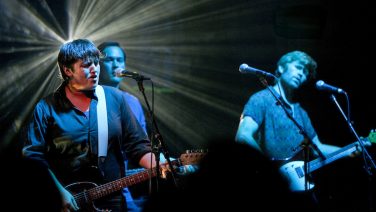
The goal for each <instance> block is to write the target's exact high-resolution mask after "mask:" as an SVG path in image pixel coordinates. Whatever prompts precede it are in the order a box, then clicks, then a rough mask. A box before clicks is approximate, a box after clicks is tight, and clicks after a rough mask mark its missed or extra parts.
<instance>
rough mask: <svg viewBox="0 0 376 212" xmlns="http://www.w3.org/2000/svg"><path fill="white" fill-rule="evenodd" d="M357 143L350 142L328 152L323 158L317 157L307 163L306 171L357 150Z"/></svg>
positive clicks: (315, 168)
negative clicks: (307, 168)
mask: <svg viewBox="0 0 376 212" xmlns="http://www.w3.org/2000/svg"><path fill="white" fill-rule="evenodd" d="M358 145H359V143H358V142H354V143H352V144H349V145H347V146H345V147H342V148H341V149H339V150H337V151H335V152H333V153H331V154H329V155H328V156H327V157H326V158H325V159H324V160H323V159H322V158H317V159H315V160H313V161H311V162H309V163H308V167H309V170H308V173H311V172H313V171H315V170H317V169H319V168H321V167H322V166H325V165H327V164H329V163H332V162H334V161H336V160H338V159H341V158H343V157H346V156H348V155H350V154H351V153H353V152H354V151H356V150H357V148H358V147H357V146H358Z"/></svg>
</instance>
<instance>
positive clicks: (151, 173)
mask: <svg viewBox="0 0 376 212" xmlns="http://www.w3.org/2000/svg"><path fill="white" fill-rule="evenodd" d="M171 163H172V164H173V165H177V164H179V161H178V160H175V161H171ZM155 176H157V168H156V167H154V168H151V169H144V170H143V171H139V172H138V173H137V174H133V175H129V176H126V177H123V178H120V179H118V180H115V181H112V182H109V183H105V184H103V185H100V186H97V187H94V188H91V189H89V190H88V191H86V192H87V193H88V194H89V196H90V199H91V200H96V199H99V198H101V197H104V196H106V195H108V194H111V193H113V192H115V191H119V190H121V189H122V188H125V187H128V186H131V185H135V184H137V183H140V182H143V181H146V180H148V179H150V178H152V177H155Z"/></svg>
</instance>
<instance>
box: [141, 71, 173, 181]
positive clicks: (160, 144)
mask: <svg viewBox="0 0 376 212" xmlns="http://www.w3.org/2000/svg"><path fill="white" fill-rule="evenodd" d="M143 80H144V79H143V78H138V79H136V81H137V85H138V88H139V90H140V91H141V93H142V95H143V97H144V100H145V103H146V107H147V110H148V114H149V116H150V117H151V120H152V125H153V127H152V130H151V136H150V137H151V143H152V147H153V146H154V147H156V150H155V148H153V149H152V150H153V151H154V153H155V159H156V169H157V180H158V179H159V177H160V171H159V162H160V157H159V154H160V153H161V152H162V154H163V155H164V156H165V158H166V160H167V163H168V165H169V167H170V169H171V175H172V179H173V181H174V185H175V186H176V187H178V184H177V182H176V177H175V176H176V172H175V169H174V168H173V166H172V163H171V160H170V154H169V153H168V151H167V148H166V145H165V142H164V140H163V137H162V135H161V134H160V132H159V128H158V125H157V122H156V121H155V118H154V111H153V110H151V108H150V105H149V102H148V100H147V97H146V94H145V89H144V86H143ZM151 83H152V87H153V91H152V93H153V94H152V95H153V99H154V84H153V81H151ZM155 141H157V143H155ZM161 150H162V151H161Z"/></svg>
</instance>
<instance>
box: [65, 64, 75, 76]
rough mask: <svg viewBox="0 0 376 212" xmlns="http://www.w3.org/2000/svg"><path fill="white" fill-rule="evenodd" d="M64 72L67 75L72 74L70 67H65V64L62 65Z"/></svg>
mask: <svg viewBox="0 0 376 212" xmlns="http://www.w3.org/2000/svg"><path fill="white" fill-rule="evenodd" d="M64 73H65V75H67V76H68V77H71V76H73V71H72V69H71V68H68V67H66V66H64Z"/></svg>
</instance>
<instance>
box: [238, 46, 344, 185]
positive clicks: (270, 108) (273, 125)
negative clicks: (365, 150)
mask: <svg viewBox="0 0 376 212" xmlns="http://www.w3.org/2000/svg"><path fill="white" fill-rule="evenodd" d="M316 67H317V64H316V62H315V61H314V60H313V59H312V58H311V57H310V56H309V55H308V54H306V53H304V52H301V51H293V52H289V53H287V54H285V55H283V56H282V57H281V58H280V60H279V61H278V63H277V69H276V71H275V75H276V77H277V79H276V80H275V84H274V85H273V86H272V87H271V91H272V92H273V93H274V94H275V95H276V96H278V97H280V99H281V102H282V104H283V106H284V107H285V108H286V109H287V110H286V111H285V110H284V109H283V108H282V107H281V105H280V104H276V99H275V98H274V96H273V95H272V94H271V92H270V91H269V90H268V89H264V90H262V91H259V92H257V93H255V94H253V95H252V96H251V97H250V98H249V100H248V102H247V104H246V105H245V107H244V110H243V113H242V115H241V118H240V123H239V128H238V131H237V134H236V141H238V142H244V143H247V144H249V145H251V146H252V147H254V148H255V149H257V150H259V151H260V152H262V153H263V154H265V155H266V156H267V157H268V158H270V159H272V160H288V159H291V158H292V157H295V156H296V155H299V154H300V153H302V152H303V150H302V148H301V147H302V143H303V141H305V140H307V139H309V140H310V141H311V142H312V143H313V144H315V145H316V146H317V148H318V149H319V151H321V153H322V154H323V155H328V154H329V153H331V152H334V151H336V150H338V149H339V147H337V146H333V145H328V144H323V143H321V142H320V141H319V138H318V136H317V134H316V132H315V130H314V128H313V126H312V124H311V120H310V118H309V116H308V114H307V113H306V111H305V110H304V109H303V108H302V107H301V106H300V104H299V103H298V102H296V101H295V100H296V99H295V98H294V94H296V91H297V90H298V89H300V88H301V86H302V85H303V84H304V83H305V82H307V81H308V80H310V79H312V78H313V77H314V76H315V72H316ZM287 113H289V114H287ZM288 115H291V117H293V119H295V120H296V121H297V122H298V123H299V124H300V125H301V126H302V128H303V130H304V131H305V132H306V134H307V135H308V138H305V136H303V134H301V133H300V130H299V128H298V127H297V126H296V125H295V124H294V122H293V121H292V119H290V118H289V116H288ZM308 144H309V142H308ZM309 147H312V145H309ZM310 150H311V151H310V152H312V153H314V154H315V155H314V156H318V155H320V154H319V153H318V152H317V151H315V150H314V149H312V148H310ZM289 183H291V182H289Z"/></svg>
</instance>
